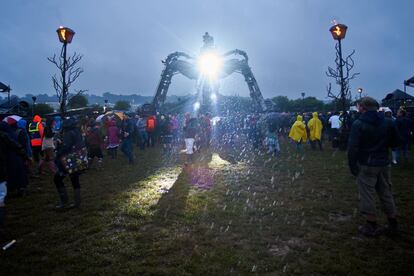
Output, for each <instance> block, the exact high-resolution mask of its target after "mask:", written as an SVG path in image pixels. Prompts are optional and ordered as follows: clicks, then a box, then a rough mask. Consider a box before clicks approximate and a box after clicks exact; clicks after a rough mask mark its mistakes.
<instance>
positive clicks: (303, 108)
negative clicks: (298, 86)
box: [300, 92, 305, 112]
mask: <svg viewBox="0 0 414 276" xmlns="http://www.w3.org/2000/svg"><path fill="white" fill-rule="evenodd" d="M300 95H301V96H302V112H305V92H302V93H300Z"/></svg>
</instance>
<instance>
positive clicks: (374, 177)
mask: <svg viewBox="0 0 414 276" xmlns="http://www.w3.org/2000/svg"><path fill="white" fill-rule="evenodd" d="M378 107H379V104H378V103H377V101H376V100H374V99H373V98H370V97H364V98H362V99H361V100H360V102H359V104H358V112H360V113H361V116H359V118H358V119H357V120H356V121H355V122H354V123H353V124H352V127H351V133H350V136H349V141H348V163H349V168H350V170H351V173H352V174H353V175H354V176H356V177H357V184H358V188H359V198H360V202H359V209H360V211H361V213H362V214H363V215H365V217H366V220H367V221H366V224H365V225H363V226H360V227H359V228H358V230H359V232H360V233H361V234H363V235H365V236H369V237H375V236H378V235H380V234H382V233H383V228H381V227H379V226H378V225H377V210H376V203H375V194H376V193H377V194H378V197H379V199H380V202H381V206H382V209H383V210H384V212H385V214H386V215H387V218H388V222H389V226H388V227H387V228H386V230H387V233H389V234H391V235H394V234H397V233H398V224H397V220H396V214H397V211H396V207H395V202H394V198H393V194H392V192H391V179H390V171H389V170H390V167H389V164H390V160H389V157H388V156H389V148H391V147H395V146H397V145H398V144H399V138H398V133H397V129H396V126H395V124H394V123H393V122H392V121H391V120H388V119H385V118H384V115H383V114H382V113H380V112H377V110H378Z"/></svg>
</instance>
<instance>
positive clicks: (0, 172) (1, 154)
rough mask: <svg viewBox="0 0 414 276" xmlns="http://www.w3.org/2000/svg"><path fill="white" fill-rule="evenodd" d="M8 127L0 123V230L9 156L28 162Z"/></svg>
mask: <svg viewBox="0 0 414 276" xmlns="http://www.w3.org/2000/svg"><path fill="white" fill-rule="evenodd" d="M9 132H10V127H9V126H8V125H7V124H6V123H5V122H0V228H2V227H3V225H4V220H5V215H6V205H5V198H6V196H7V185H6V184H7V180H8V179H9V177H10V176H9V172H10V170H9V168H10V164H11V163H10V162H9V160H10V158H9V157H10V155H12V154H16V155H18V156H20V157H21V158H22V159H24V160H28V158H29V157H28V156H27V153H26V151H25V148H24V147H23V146H22V145H20V144H19V143H18V142H17V141H16V140H15V139H13V138H12V137H11V136H10V135H9Z"/></svg>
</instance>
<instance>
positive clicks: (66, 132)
mask: <svg viewBox="0 0 414 276" xmlns="http://www.w3.org/2000/svg"><path fill="white" fill-rule="evenodd" d="M62 130H63V140H62V141H58V145H57V149H56V158H55V164H56V167H57V172H56V173H55V176H54V178H53V182H54V183H55V185H56V189H57V191H58V193H59V197H60V204H59V205H57V206H56V209H63V208H65V207H67V204H68V194H67V192H66V188H65V184H64V183H63V179H64V178H65V176H66V175H67V172H66V171H65V169H64V167H63V165H62V162H61V161H60V160H61V158H62V157H63V156H64V155H66V154H68V153H70V152H72V151H73V148H75V147H80V146H81V145H83V139H82V134H81V132H80V129H79V127H78V126H77V122H76V120H75V119H73V118H69V119H65V120H64V121H63V122H62ZM69 177H70V181H71V182H72V186H73V190H74V204H72V205H70V206H69V207H79V206H80V203H81V195H80V182H79V173H78V172H75V173H72V174H69Z"/></svg>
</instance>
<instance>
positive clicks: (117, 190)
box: [0, 142, 414, 275]
mask: <svg viewBox="0 0 414 276" xmlns="http://www.w3.org/2000/svg"><path fill="white" fill-rule="evenodd" d="M282 149H283V154H282V156H281V157H277V158H276V157H271V156H269V155H266V154H263V153H259V152H250V151H244V152H242V153H240V152H239V151H237V152H235V151H233V150H226V151H224V150H220V151H217V150H214V149H212V150H210V151H204V152H202V153H201V154H198V156H197V162H196V163H195V164H194V165H191V166H188V167H183V166H182V164H181V162H180V161H179V160H180V158H176V159H168V161H167V158H164V157H163V156H162V153H161V151H160V150H159V149H149V150H146V151H138V150H135V152H136V156H137V162H136V164H135V165H133V166H129V165H127V161H126V159H124V157H123V156H119V157H118V160H110V159H106V160H105V162H104V168H105V169H104V170H103V171H97V170H94V169H92V170H90V171H88V172H87V173H86V174H84V175H82V176H81V185H82V196H83V202H82V207H81V208H80V209H78V210H68V211H65V212H56V211H54V210H53V209H52V206H54V204H55V203H56V201H57V193H56V191H55V188H54V185H53V183H52V179H51V177H50V176H49V177H48V176H44V177H42V178H41V179H40V180H37V181H35V182H34V183H33V184H32V185H31V187H30V194H29V195H28V196H27V197H25V198H15V199H10V200H9V201H8V207H9V208H8V210H9V216H8V233H7V235H6V236H5V237H1V238H0V240H1V242H2V244H4V243H5V242H7V241H9V240H11V239H16V240H17V243H16V245H15V246H14V247H13V248H11V249H9V250H7V251H2V252H1V253H0V267H1V269H0V272H1V274H5V275H12V274H13V275H16V274H40V275H49V274H57V275H66V274H134V275H137V274H158V275H159V274H166V275H177V274H179V275H199V274H206V275H227V274H236V275H239V274H250V273H252V274H269V275H279V274H286V275H291V274H300V275H410V274H412V273H414V251H413V248H414V237H413V234H414V213H413V211H412V210H414V204H413V200H412V199H413V196H414V185H413V179H414V171H413V163H409V164H403V165H401V166H400V167H397V168H393V171H392V174H393V190H394V193H395V197H396V201H397V205H398V208H399V212H400V223H401V230H402V235H401V237H398V238H395V239H390V238H388V237H385V236H384V237H380V238H377V239H367V238H362V237H360V236H359V235H358V234H357V226H358V225H359V224H361V223H363V222H364V220H363V218H362V217H361V216H360V215H359V214H358V211H357V205H358V195H357V187H356V184H355V180H354V178H353V177H352V176H351V175H350V173H349V171H348V168H347V163H346V158H345V153H343V152H336V151H333V150H332V149H330V148H328V147H327V149H326V150H325V151H323V152H319V151H315V152H313V151H311V150H310V149H308V148H305V150H304V151H303V153H302V154H299V155H297V154H296V151H295V149H294V148H293V146H292V145H290V144H288V143H286V142H283V143H282ZM65 181H66V183H67V187H68V191H70V192H71V187H70V184H69V181H68V179H66V180H65ZM382 222H384V221H382Z"/></svg>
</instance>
